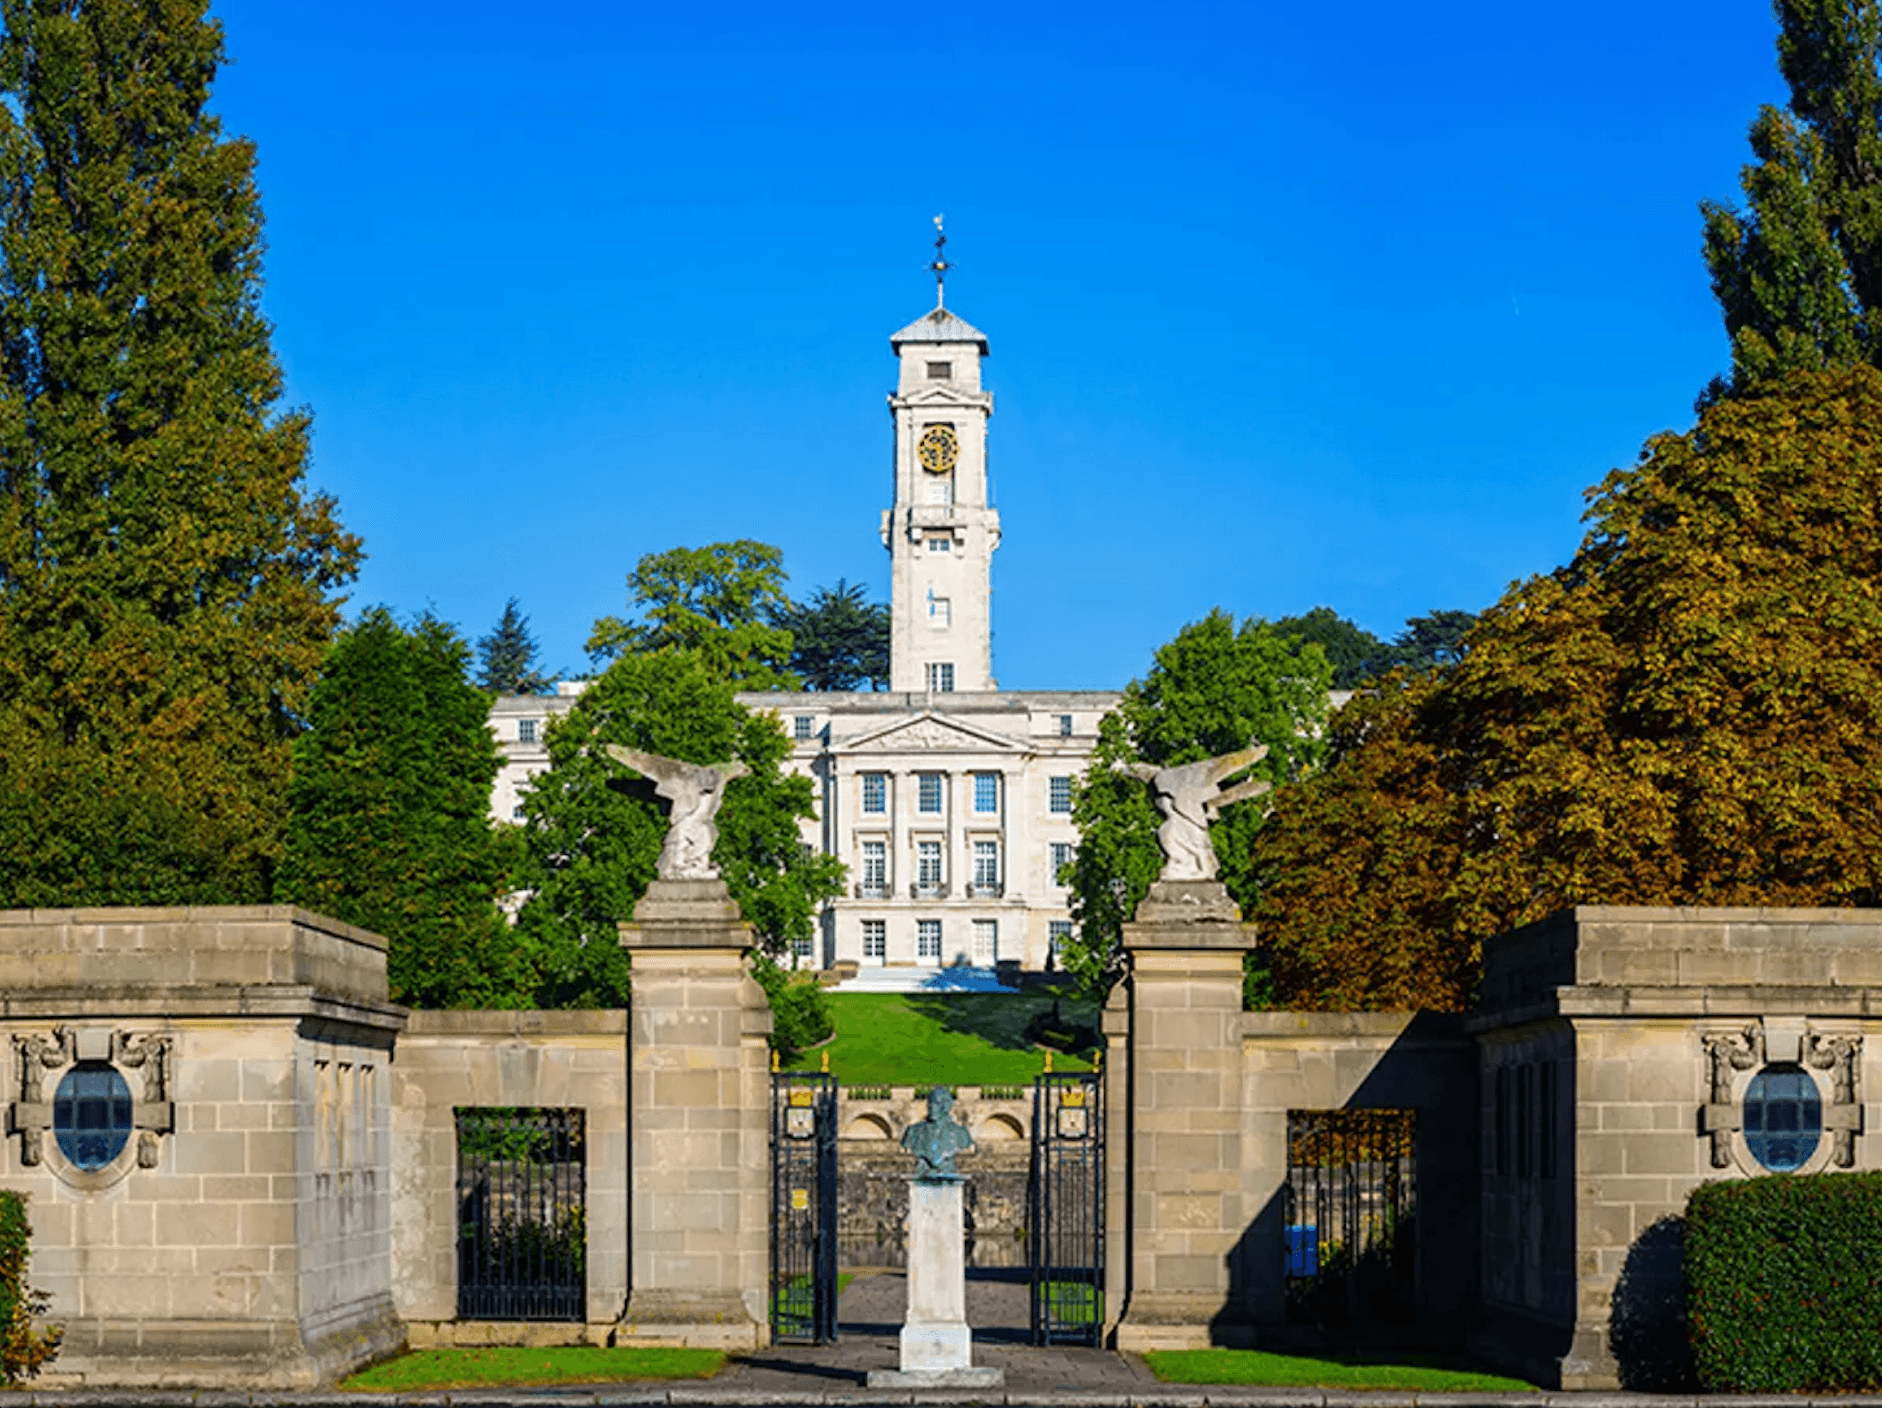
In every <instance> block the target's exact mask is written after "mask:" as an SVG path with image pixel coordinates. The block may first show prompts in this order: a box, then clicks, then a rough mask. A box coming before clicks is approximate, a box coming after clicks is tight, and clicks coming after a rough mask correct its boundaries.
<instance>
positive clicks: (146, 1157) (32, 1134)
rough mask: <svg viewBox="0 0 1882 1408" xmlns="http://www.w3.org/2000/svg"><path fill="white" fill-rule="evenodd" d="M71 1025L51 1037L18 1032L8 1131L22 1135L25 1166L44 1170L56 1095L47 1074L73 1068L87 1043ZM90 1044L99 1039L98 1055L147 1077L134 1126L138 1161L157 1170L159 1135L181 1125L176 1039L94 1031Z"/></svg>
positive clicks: (134, 1108)
mask: <svg viewBox="0 0 1882 1408" xmlns="http://www.w3.org/2000/svg"><path fill="white" fill-rule="evenodd" d="M79 1037H80V1034H79V1033H78V1032H77V1031H76V1030H75V1029H74V1028H71V1027H54V1028H53V1029H52V1031H51V1032H50V1033H49V1034H41V1033H37V1032H28V1033H20V1032H16V1033H14V1034H13V1060H14V1070H15V1073H16V1078H15V1084H14V1088H13V1099H12V1100H11V1101H10V1102H9V1103H8V1107H7V1132H8V1133H10V1134H17V1135H19V1136H20V1163H21V1164H23V1165H24V1166H25V1167H27V1168H36V1167H38V1166H39V1165H40V1164H41V1163H42V1162H43V1161H44V1159H45V1150H46V1131H47V1130H49V1129H51V1128H52V1097H51V1095H50V1094H49V1093H48V1091H47V1089H46V1075H47V1073H48V1072H49V1071H56V1070H59V1069H61V1068H62V1067H65V1066H70V1065H72V1064H73V1063H74V1062H75V1061H76V1060H77V1059H78V1055H79V1051H80V1047H81V1045H82V1044H83V1043H82V1042H81V1041H80V1039H79ZM85 1040H86V1041H92V1040H96V1041H97V1042H98V1043H99V1045H98V1047H97V1048H96V1050H95V1052H93V1053H90V1054H96V1055H100V1056H103V1055H105V1054H106V1053H107V1052H108V1053H109V1060H110V1062H111V1064H112V1065H114V1066H118V1067H122V1068H127V1069H130V1070H134V1071H138V1072H140V1073H141V1074H142V1076H143V1087H144V1088H143V1092H142V1098H141V1099H139V1100H136V1101H133V1102H132V1106H131V1124H132V1127H133V1128H134V1129H135V1130H136V1131H137V1163H138V1166H139V1167H140V1168H155V1167H156V1166H157V1162H158V1155H159V1152H160V1150H159V1147H158V1142H157V1136H158V1135H160V1134H168V1133H170V1132H171V1131H172V1130H173V1129H175V1127H176V1113H175V1112H176V1106H175V1105H174V1104H173V1103H172V1101H171V1099H170V1083H171V1080H172V1072H171V1061H172V1059H173V1054H174V1051H175V1046H176V1039H175V1038H174V1037H171V1036H164V1035H160V1034H158V1033H154V1032H129V1031H116V1032H111V1033H109V1035H108V1037H107V1034H106V1033H104V1032H92V1033H89V1034H87V1035H86V1037H85Z"/></svg>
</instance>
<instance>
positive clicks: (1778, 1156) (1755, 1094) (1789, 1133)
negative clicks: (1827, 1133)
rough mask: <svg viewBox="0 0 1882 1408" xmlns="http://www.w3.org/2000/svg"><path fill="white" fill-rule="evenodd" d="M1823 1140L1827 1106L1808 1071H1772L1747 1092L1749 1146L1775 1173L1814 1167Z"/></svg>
mask: <svg viewBox="0 0 1882 1408" xmlns="http://www.w3.org/2000/svg"><path fill="white" fill-rule="evenodd" d="M1822 1137H1823V1100H1822V1097H1820V1096H1819V1095H1818V1094H1817V1083H1816V1082H1815V1081H1814V1080H1812V1079H1811V1078H1810V1073H1809V1072H1808V1071H1806V1070H1805V1069H1804V1068H1803V1067H1802V1066H1797V1065H1774V1066H1766V1067H1765V1068H1764V1069H1763V1070H1762V1071H1759V1072H1758V1074H1757V1075H1755V1076H1753V1077H1752V1078H1751V1084H1750V1086H1748V1087H1747V1088H1746V1090H1745V1143H1746V1144H1747V1145H1749V1146H1750V1148H1751V1156H1752V1158H1754V1159H1756V1160H1757V1161H1758V1162H1759V1163H1760V1164H1762V1165H1763V1166H1764V1167H1766V1168H1768V1169H1770V1170H1771V1171H1772V1172H1773V1173H1793V1172H1795V1171H1796V1170H1798V1169H1800V1168H1802V1167H1803V1166H1804V1165H1805V1164H1806V1163H1807V1162H1809V1159H1810V1156H1811V1155H1812V1154H1814V1153H1815V1152H1816V1151H1817V1141H1818V1140H1820V1139H1821V1138H1822Z"/></svg>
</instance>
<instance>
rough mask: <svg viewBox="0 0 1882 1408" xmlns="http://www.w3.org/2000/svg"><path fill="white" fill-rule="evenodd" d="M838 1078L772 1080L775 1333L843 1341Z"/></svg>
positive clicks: (781, 1339)
mask: <svg viewBox="0 0 1882 1408" xmlns="http://www.w3.org/2000/svg"><path fill="white" fill-rule="evenodd" d="M836 1189H837V1171H836V1077H835V1076H831V1075H824V1074H820V1073H818V1072H814V1071H777V1072H774V1073H773V1074H772V1077H771V1338H772V1340H773V1341H774V1342H775V1343H779V1344H829V1343H831V1342H833V1341H834V1340H835V1339H836V1247H837V1220H836Z"/></svg>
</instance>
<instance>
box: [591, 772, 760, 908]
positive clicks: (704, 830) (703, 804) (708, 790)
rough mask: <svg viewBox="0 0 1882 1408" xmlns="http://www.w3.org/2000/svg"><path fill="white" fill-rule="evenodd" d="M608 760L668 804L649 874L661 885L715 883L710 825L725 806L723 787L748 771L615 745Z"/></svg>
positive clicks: (715, 832) (715, 834)
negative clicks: (645, 781) (663, 836)
mask: <svg viewBox="0 0 1882 1408" xmlns="http://www.w3.org/2000/svg"><path fill="white" fill-rule="evenodd" d="M607 752H608V756H609V757H610V758H612V759H614V761H615V762H617V763H620V764H621V765H622V766H623V767H630V768H632V769H634V771H635V772H638V773H640V774H641V775H642V776H643V777H646V778H648V779H649V780H650V781H652V783H653V786H654V791H655V792H656V793H658V794H659V795H660V796H662V797H664V798H665V799H666V801H667V807H668V810H667V839H666V844H665V845H664V846H662V847H661V848H660V859H659V860H658V861H657V862H656V863H655V866H654V873H655V874H657V875H658V876H659V877H660V878H661V879H662V880H717V879H718V878H719V868H718V867H717V866H715V865H714V864H713V863H712V848H713V846H714V845H715V844H716V843H717V842H718V839H719V828H718V825H717V823H716V821H715V820H714V818H716V817H717V816H718V814H719V806H720V804H721V803H722V802H724V801H725V784H726V783H728V782H730V781H731V780H732V779H733V778H735V777H744V776H745V775H746V774H747V773H749V772H750V771H751V769H750V768H748V767H746V766H745V764H743V763H738V762H733V763H706V764H700V763H687V762H681V761H680V760H679V759H678V758H663V757H661V756H660V755H659V754H658V753H643V752H641V751H640V750H639V749H638V748H624V747H622V746H621V745H620V744H618V743H610V744H608V746H607Z"/></svg>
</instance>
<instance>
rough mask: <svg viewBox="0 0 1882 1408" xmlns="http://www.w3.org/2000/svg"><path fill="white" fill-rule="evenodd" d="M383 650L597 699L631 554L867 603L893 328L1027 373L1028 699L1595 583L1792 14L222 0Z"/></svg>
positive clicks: (1696, 374) (1006, 443)
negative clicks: (377, 609) (508, 630)
mask: <svg viewBox="0 0 1882 1408" xmlns="http://www.w3.org/2000/svg"><path fill="white" fill-rule="evenodd" d="M216 13H217V14H218V15H220V16H221V18H222V20H223V22H224V25H225V27H226V31H227V43H228V49H229V53H230V56H231V58H232V59H233V60H234V62H233V63H232V64H231V66H230V67H229V68H228V69H226V70H225V71H224V73H223V75H222V77H221V79H220V81H219V83H218V85H217V92H216V100H215V102H216V108H217V110H218V111H219V112H220V114H221V115H222V117H223V120H224V123H225V127H226V129H227V130H228V131H230V132H234V133H241V134H245V135H247V136H249V137H252V138H253V139H254V140H255V141H256V143H257V144H258V147H259V151H260V179H261V187H262V196H263V201H264V205H265V209H266V212H267V216H268V238H269V256H268V262H267V276H268V283H267V288H266V292H265V306H266V309H267V312H268V314H269V316H270V317H271V318H272V319H273V320H274V322H275V325H276V332H275V345H276V348H277V351H278V352H279V354H280V356H281V359H282V362H283V365H284V367H285V369H286V372H287V378H288V395H289V399H290V400H291V401H293V402H296V403H304V404H306V405H308V406H310V407H311V408H312V410H313V412H314V415H315V459H314V465H313V473H312V479H313V482H314V483H315V484H317V485H319V486H320V487H322V488H324V489H326V490H329V491H331V492H332V493H334V494H336V495H337V496H338V498H339V500H340V504H341V510H342V515H343V517H344V519H345V521H346V522H347V524H348V526H349V527H351V528H352V529H354V530H355V531H357V532H359V533H361V534H362V535H363V536H364V538H365V540H366V548H367V552H368V554H369V558H368V561H367V563H366V566H365V569H364V571H363V572H362V574H361V576H360V579H359V581H358V583H357V585H356V586H355V588H354V591H353V604H354V605H355V606H358V605H364V604H369V603H386V604H389V605H391V606H394V607H396V608H398V609H400V610H403V611H415V610H417V609H420V608H424V607H426V606H430V607H432V608H433V609H435V610H436V611H437V612H438V613H439V614H440V615H442V616H443V617H445V618H446V619H447V620H451V621H453V622H456V623H457V624H458V625H459V626H460V627H461V628H462V629H463V630H464V631H465V632H466V634H467V635H469V636H470V637H472V638H473V639H474V638H475V637H477V636H478V635H481V634H483V633H484V632H485V631H487V630H488V629H489V627H490V626H491V624H492V623H493V622H494V621H495V620H496V618H497V616H498V614H499V613H500V612H501V610H502V607H503V603H504V601H505V599H506V598H507V597H509V596H512V595H514V596H517V597H519V598H520V599H521V602H522V605H523V608H524V610H525V611H526V612H527V613H528V614H529V616H530V618H531V622H532V626H533V629H534V630H535V632H536V634H537V636H538V637H539V638H540V639H541V641H542V643H543V650H544V655H545V657H546V658H545V662H544V663H545V664H547V665H549V666H551V667H563V668H567V669H579V668H581V667H583V666H584V665H585V663H586V657H585V656H584V654H583V651H582V642H583V640H584V639H585V638H586V636H587V633H588V629H589V626H590V625H591V623H592V622H593V620H594V619H595V618H596V617H597V616H600V615H603V614H607V613H619V612H622V611H623V610H625V608H626V599H625V586H624V583H625V577H626V573H627V571H628V570H629V569H630V568H631V567H632V565H633V563H634V562H635V560H636V559H637V558H639V557H640V556H641V555H642V554H644V553H647V552H653V551H658V550H661V549H664V548H668V547H672V546H674V545H677V544H681V543H686V544H697V543H703V542H709V541H714V540H719V539H727V538H735V537H753V538H759V539H763V540H765V541H768V542H772V543H776V544H778V545H779V546H780V547H782V548H783V550H784V552H785V556H786V561H787V564H788V566H789V568H790V571H791V576H792V587H793V589H794V590H795V591H797V592H799V593H805V592H808V591H809V590H810V589H811V588H813V587H815V586H819V585H824V584H828V583H831V582H834V581H835V580H836V579H837V578H838V577H847V578H849V579H850V580H852V581H861V582H863V583H865V584H867V585H868V586H869V588H870V589H871V591H872V592H873V593H874V594H876V595H879V596H886V593H887V585H888V556H887V554H886V552H884V551H883V549H882V547H881V545H880V543H879V541H878V539H877V519H878V515H879V512H880V510H881V509H882V508H884V507H886V506H887V504H888V496H889V494H890V490H891V482H890V464H889V451H890V422H889V417H888V414H887V412H886V410H885V408H884V400H883V398H884V396H885V394H886V393H887V391H888V390H889V388H890V387H891V385H892V384H893V375H894V367H893V363H892V360H891V357H890V353H889V348H888V335H889V334H890V333H891V332H893V331H894V330H895V329H896V328H898V327H900V326H901V325H902V324H904V323H906V322H907V321H909V320H910V319H912V318H913V317H915V316H916V315H918V314H919V313H921V312H923V311H924V310H925V309H926V308H927V307H929V306H930V304H931V301H932V285H931V283H930V282H929V280H928V277H927V275H926V274H925V273H924V270H923V266H924V264H925V263H926V262H927V260H928V259H929V258H931V257H932V252H931V250H930V248H929V245H928V241H929V239H930V238H931V237H932V228H931V226H930V224H929V220H930V217H931V216H932V215H934V214H935V213H936V212H945V213H946V215H947V221H948V232H949V236H950V243H949V246H948V254H949V256H950V257H951V258H952V259H953V260H954V261H955V263H956V266H957V267H956V272H955V273H954V274H953V275H952V276H950V280H949V296H948V302H949V306H950V307H953V308H955V309H956V310H957V311H959V312H960V313H961V314H962V315H963V316H964V317H966V318H968V319H969V320H970V321H972V322H973V323H975V324H976V325H977V326H978V327H980V328H981V329H982V330H983V331H984V332H985V333H986V334H987V335H988V337H989V338H990V340H991V343H992V358H991V360H990V361H989V363H988V366H987V369H986V376H987V382H988V385H989V386H990V388H991V389H992V390H993V391H994V393H995V397H996V414H995V416H994V419H993V423H992V432H991V434H992V440H991V450H990V453H991V456H992V459H991V464H992V473H993V482H994V493H995V498H996V503H997V505H998V506H999V508H1000V510H1001V514H1002V517H1003V520H1004V523H1003V526H1004V531H1005V542H1004V544H1003V546H1002V547H1001V549H1000V551H999V552H998V553H997V554H996V555H995V558H994V629H995V644H994V666H995V672H996V674H997V675H998V677H999V679H1000V682H1001V685H1002V687H1004V688H1102V687H1113V686H1117V685H1121V684H1122V683H1124V681H1126V680H1127V679H1129V678H1131V677H1132V676H1134V675H1138V674H1141V673H1142V671H1143V670H1144V669H1145V668H1146V666H1147V665H1148V663H1149V660H1150V655H1151V652H1152V651H1153V650H1154V649H1155V647H1156V646H1157V645H1158V644H1159V643H1160V642H1162V641H1164V640H1166V639H1168V638H1169V637H1170V636H1171V635H1172V634H1174V633H1175V631H1176V630H1177V629H1178V628H1179V627H1181V626H1182V624H1183V623H1184V622H1185V621H1189V620H1193V619H1195V618H1196V617H1198V616H1200V615H1202V614H1204V613H1205V612H1207V611H1208V610H1209V609H1210V608H1211V607H1214V606H1222V607H1225V608H1227V609H1229V610H1231V611H1233V612H1235V613H1236V614H1238V615H1257V614H1258V615H1264V616H1271V617H1272V616H1279V615H1285V614H1289V613H1292V612H1296V611H1301V610H1305V609H1306V608H1308V607H1310V606H1313V605H1316V604H1319V603H1325V604H1327V605H1330V606H1333V607H1334V608H1335V609H1337V610H1339V611H1340V612H1341V613H1342V614H1345V615H1349V616H1351V617H1353V618H1354V619H1355V620H1357V621H1359V622H1360V623H1361V624H1362V625H1365V626H1367V627H1368V628H1370V629H1372V630H1374V631H1376V632H1378V633H1380V634H1381V635H1386V636H1390V635H1391V634H1392V633H1393V632H1395V631H1396V630H1397V629H1398V628H1399V626H1400V624H1401V623H1402V621H1403V619H1404V618H1405V617H1406V616H1408V615H1412V614H1415V613H1420V612H1424V611H1427V610H1431V609H1434V608H1440V607H1464V608H1470V609H1477V608H1481V607H1482V606H1484V605H1486V604H1488V603H1489V602H1490V601H1492V600H1494V599H1495V598H1496V597H1497V596H1498V595H1499V594H1500V593H1501V592H1502V591H1503V589H1504V588H1505V587H1506V586H1507V585H1508V584H1509V583H1510V582H1511V581H1513V580H1515V579H1518V578H1521V577H1525V576H1528V575H1530V574H1532V573H1535V572H1539V571H1546V570H1547V569H1549V568H1550V567H1553V566H1555V565H1556V564H1558V563H1560V562H1562V561H1563V560H1565V559H1566V558H1567V557H1568V555H1569V554H1570V553H1571V552H1572V551H1573V550H1574V547H1575V545H1576V543H1577V542H1578V541H1579V539H1580V535H1581V531H1582V528H1581V524H1580V516H1581V513H1582V510H1583V499H1582V491H1583V489H1584V488H1586V487H1587V486H1588V485H1590V484H1593V483H1595V482H1597V481H1599V480H1600V479H1601V478H1602V477H1603V476H1604V475H1605V474H1606V472H1607V471H1608V470H1609V469H1611V468H1613V467H1614V466H1616V465H1622V464H1626V463H1630V462H1631V461H1632V460H1633V459H1634V458H1635V456H1636V455H1637V453H1638V452H1639V449H1640V446H1641V443H1642V441H1643V440H1644V439H1645V438H1646V437H1647V436H1648V435H1650V434H1652V433H1654V432H1656V431H1659V430H1663V429H1668V428H1673V429H1681V428H1684V427H1685V426H1687V425H1688V424H1690V421H1691V418H1692V415H1691V405H1692V399H1693V396H1694V395H1695V393H1696V392H1697V391H1698V390H1699V388H1700V387H1701V386H1702V385H1703V383H1704V382H1705V381H1706V379H1707V378H1708V377H1709V376H1710V375H1712V374H1713V373H1714V372H1715V371H1717V370H1718V369H1719V368H1720V367H1721V365H1722V364H1723V362H1724V361H1725V358H1726V348H1725V340H1724V335H1723V333H1722V331H1721V329H1720V324H1719V320H1718V316H1717V312H1716V309H1715V307H1714V305H1713V302H1712V299H1711V296H1710V292H1709V289H1708V287H1707V282H1706V277H1705V270H1704V267H1703V265H1702V263H1701V261H1700V257H1699V235H1700V224H1699V215H1698V213H1697V209H1696V206H1697V202H1698V201H1699V200H1700V199H1701V198H1704V197H1713V198H1725V199H1730V198H1733V197H1735V196H1736V194H1737V190H1738V186H1737V173H1738V168H1739V166H1740V164H1741V163H1742V162H1743V161H1744V160H1745V158H1746V147H1745V142H1744V132H1745V128H1746V126H1747V124H1748V123H1749V122H1750V121H1751V119H1752V117H1753V115H1754V114H1755V112H1756V109H1757V107H1758V105H1759V104H1760V103H1764V102H1776V101H1781V99H1782V97H1783V90H1782V85H1781V82H1780V80H1779V79H1778V76H1777V73H1776V69H1775V63H1774V58H1773V51H1772V41H1773V38H1774V36H1775V26H1774V23H1773V21H1772V19H1771V17H1770V13H1769V9H1768V6H1767V5H1766V4H1765V3H1764V0H1704V3H1699V0H1693V2H1692V3H1686V0H1667V2H1666V3H1657V2H1656V0H1645V3H1642V0H1633V3H1627V4H1622V3H1617V2H1616V0H1581V3H1579V4H1577V5H1574V6H1571V7H1553V8H1549V7H1542V8H1538V7H1530V6H1518V5H1510V4H1508V3H1498V4H1490V3H1485V2H1484V0H1458V2H1457V3H1452V4H1450V5H1446V6H1407V5H1404V4H1403V3H1390V4H1388V3H1382V2H1381V3H1374V0H1356V3H1349V4H1346V5H1343V6H1337V7H1336V6H1330V5H1319V6H1304V5H1297V4H1291V5H1277V4H1269V3H1265V2H1264V3H1254V0H1249V3H1242V4H1233V5H1231V4H1207V3H1191V0H1170V2H1169V3H1162V4H1157V5H1147V4H1139V5H1134V6H1123V5H1112V4H1105V3H1089V4H1085V5H1081V6H1077V7H1073V6H1070V5H1038V4H1027V3H1006V4H985V3H977V0H964V2H963V3H953V4H948V5H883V4H873V5H862V4H823V3H815V2H814V0H812V2H811V3H803V4H797V5H777V4H770V5H759V4H743V3H734V4H701V3H694V4H689V5H659V6H655V5H645V4H619V3H615V4H603V3H589V0H566V3H564V4H562V5H560V6H557V7H554V8H553V9H548V8H536V7H524V6H517V5H514V4H505V5H497V4H493V3H485V0H454V2H453V3H451V4H445V3H441V0H405V3H403V4H400V5H396V6H388V5H386V4H384V3H383V0H379V2H378V3H373V4H367V3H363V2H362V0H323V3H322V4H320V5H293V6H288V5H282V4H280V3H279V0H219V3H218V4H217V5H216Z"/></svg>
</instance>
